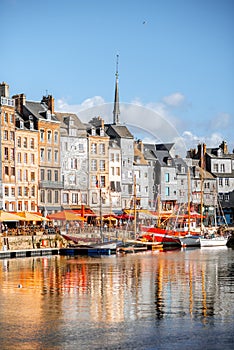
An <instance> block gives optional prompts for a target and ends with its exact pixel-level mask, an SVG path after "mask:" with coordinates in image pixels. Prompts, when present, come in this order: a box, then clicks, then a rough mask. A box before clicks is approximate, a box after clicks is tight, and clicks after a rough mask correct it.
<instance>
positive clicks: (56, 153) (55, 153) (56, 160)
mask: <svg viewBox="0 0 234 350" xmlns="http://www.w3.org/2000/svg"><path fill="white" fill-rule="evenodd" d="M54 161H55V163H58V150H55V151H54Z"/></svg>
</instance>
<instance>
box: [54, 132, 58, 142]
mask: <svg viewBox="0 0 234 350" xmlns="http://www.w3.org/2000/svg"><path fill="white" fill-rule="evenodd" d="M54 143H58V132H57V131H55V133H54Z"/></svg>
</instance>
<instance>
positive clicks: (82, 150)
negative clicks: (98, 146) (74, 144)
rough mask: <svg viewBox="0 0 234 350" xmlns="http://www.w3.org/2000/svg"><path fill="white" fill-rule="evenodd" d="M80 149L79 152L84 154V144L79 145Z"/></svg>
mask: <svg viewBox="0 0 234 350" xmlns="http://www.w3.org/2000/svg"><path fill="white" fill-rule="evenodd" d="M78 149H79V152H84V145H83V143H79V145H78Z"/></svg>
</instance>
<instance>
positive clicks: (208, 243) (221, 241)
mask: <svg viewBox="0 0 234 350" xmlns="http://www.w3.org/2000/svg"><path fill="white" fill-rule="evenodd" d="M227 241H228V238H227V237H223V236H220V237H212V238H209V237H208V238H203V237H200V245H201V247H220V246H223V247H224V246H226V245H227Z"/></svg>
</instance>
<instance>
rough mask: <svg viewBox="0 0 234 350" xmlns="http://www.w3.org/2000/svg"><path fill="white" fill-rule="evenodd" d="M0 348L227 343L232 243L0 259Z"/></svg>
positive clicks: (233, 282) (233, 302) (231, 339)
mask: <svg viewBox="0 0 234 350" xmlns="http://www.w3.org/2000/svg"><path fill="white" fill-rule="evenodd" d="M0 281H1V286H0V303H1V304H0V348H1V349H2V350H5V349H6V350H11V349H14V350H15V349H17V348H20V349H23V350H24V349H30V350H33V349H40V350H41V349H56V350H57V349H82V350H86V349H92V350H93V349H94V350H96V349H136V350H140V349H147V350H150V349H199V350H201V349H212V350H213V349H222V350H223V349H232V348H233V346H234V345H233V344H234V326H233V325H234V250H232V249H228V248H226V247H225V248H220V249H217V248H202V249H194V250H189V249H187V250H174V251H166V252H165V251H164V252H163V251H156V252H146V253H138V254H129V255H125V256H106V257H62V256H51V257H34V258H19V259H9V260H8V259H6V260H0Z"/></svg>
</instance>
